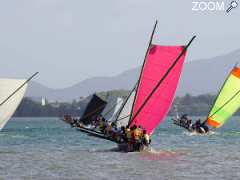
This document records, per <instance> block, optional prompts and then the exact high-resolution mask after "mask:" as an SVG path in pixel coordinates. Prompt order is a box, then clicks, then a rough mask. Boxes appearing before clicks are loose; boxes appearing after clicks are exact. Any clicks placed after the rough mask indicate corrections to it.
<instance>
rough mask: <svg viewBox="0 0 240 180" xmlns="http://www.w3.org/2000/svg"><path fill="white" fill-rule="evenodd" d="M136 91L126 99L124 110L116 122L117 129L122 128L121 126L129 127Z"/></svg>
mask: <svg viewBox="0 0 240 180" xmlns="http://www.w3.org/2000/svg"><path fill="white" fill-rule="evenodd" d="M135 93H136V91H135V89H134V90H133V91H132V92H131V94H130V95H129V97H128V98H127V99H126V102H125V103H124V107H123V108H122V110H121V111H120V112H119V115H118V118H117V120H116V123H117V127H121V126H125V127H126V126H127V125H128V122H129V118H130V113H131V110H132V106H133V101H134V97H135Z"/></svg>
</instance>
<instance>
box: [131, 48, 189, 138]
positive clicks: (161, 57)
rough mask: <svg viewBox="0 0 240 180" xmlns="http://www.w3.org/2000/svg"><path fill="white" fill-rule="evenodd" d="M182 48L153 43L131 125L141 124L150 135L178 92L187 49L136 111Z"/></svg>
mask: <svg viewBox="0 0 240 180" xmlns="http://www.w3.org/2000/svg"><path fill="white" fill-rule="evenodd" d="M183 48H184V47H183V46H160V45H152V47H151V49H150V51H149V54H148V56H147V58H146V60H145V64H144V67H143V72H142V75H141V77H140V83H139V87H138V90H137V95H136V100H135V103H134V107H133V113H132V118H133V119H132V121H131V124H130V126H133V125H134V124H135V125H137V126H139V125H141V126H142V128H143V129H145V130H146V131H147V133H148V134H150V135H151V134H152V133H153V131H154V129H155V128H156V127H157V126H158V125H159V124H160V123H161V122H162V121H163V120H164V117H165V116H166V114H167V113H168V111H169V108H170V106H171V104H172V101H173V98H174V95H175V91H176V88H177V84H178V81H179V77H180V74H181V70H182V66H183V62H184V59H185V56H186V53H184V54H183V55H182V56H181V58H180V59H179V60H178V61H177V63H176V64H175V66H174V67H173V68H172V69H171V71H170V72H169V73H168V75H167V77H166V78H165V79H164V80H163V82H162V83H161V85H160V86H159V87H158V89H157V90H156V91H155V92H154V93H153V95H152V96H151V98H150V99H149V100H148V101H147V102H146V104H145V105H144V106H143V108H142V110H141V111H140V112H139V113H138V114H136V113H137V111H138V110H139V108H140V107H141V106H142V104H143V103H144V102H145V100H146V98H147V97H148V96H149V94H150V93H151V92H152V90H153V89H154V87H156V85H157V83H158V82H159V81H160V79H162V77H163V76H164V75H165V74H166V72H167V71H168V70H169V68H170V66H171V65H172V64H173V63H174V61H175V60H176V58H177V57H178V56H179V54H180V53H181V52H182V50H183Z"/></svg>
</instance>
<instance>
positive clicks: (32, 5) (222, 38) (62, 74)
mask: <svg viewBox="0 0 240 180" xmlns="http://www.w3.org/2000/svg"><path fill="white" fill-rule="evenodd" d="M215 2H216V1H215ZM219 2H221V1H219ZM224 2H225V3H226V6H228V4H229V3H230V2H231V0H230V1H228V0H225V1H224ZM192 6H193V3H192V0H85V1H84V0H0V23H1V26H0V67H1V70H0V76H1V77H19V78H23V77H28V76H29V75H31V73H34V72H35V71H40V74H39V75H38V77H37V78H36V79H35V80H36V81H38V82H40V83H42V84H44V85H46V86H48V87H52V88H59V87H60V88H64V87H68V86H71V85H73V84H75V83H77V82H79V81H81V80H84V79H86V78H91V77H95V76H112V75H116V74H119V73H121V72H123V71H125V70H128V69H131V68H134V67H137V66H139V65H141V63H142V61H143V57H144V54H145V50H146V48H147V47H146V46H147V44H148V39H149V35H150V33H151V31H152V28H153V24H154V21H155V19H158V20H159V24H158V27H157V30H156V34H155V36H154V41H153V42H154V43H160V44H166V45H177V44H186V43H187V42H188V41H189V40H190V38H191V37H192V36H193V35H195V34H196V35H197V39H196V41H195V42H194V43H193V45H192V46H191V48H190V49H189V53H188V57H187V61H190V60H196V59H202V58H210V57H213V56H218V55H222V54H225V53H229V52H231V51H234V50H236V49H240V24H239V18H240V6H239V7H238V8H236V9H233V10H232V11H231V13H229V14H226V13H225V12H224V11H203V12H199V11H198V12H196V11H192Z"/></svg>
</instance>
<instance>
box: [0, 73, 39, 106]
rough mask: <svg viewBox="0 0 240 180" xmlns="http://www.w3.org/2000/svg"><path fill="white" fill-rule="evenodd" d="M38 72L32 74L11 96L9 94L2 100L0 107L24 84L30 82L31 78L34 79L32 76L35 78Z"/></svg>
mask: <svg viewBox="0 0 240 180" xmlns="http://www.w3.org/2000/svg"><path fill="white" fill-rule="evenodd" d="M38 73H39V72H36V73H34V74H33V75H32V76H31V77H29V78H28V79H27V80H26V81H25V82H24V83H23V84H22V85H21V86H19V87H18V88H17V89H16V90H15V91H14V92H13V93H12V94H10V95H9V96H8V97H7V98H6V99H5V100H3V101H2V102H1V104H0V106H2V105H3V104H5V103H6V102H7V101H8V100H9V99H10V98H11V97H12V96H13V95H14V94H16V93H17V92H18V91H19V90H20V89H21V88H22V87H23V86H24V85H25V84H27V83H28V82H29V81H31V80H32V78H34V76H36V75H37V74H38Z"/></svg>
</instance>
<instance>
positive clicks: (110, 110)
mask: <svg viewBox="0 0 240 180" xmlns="http://www.w3.org/2000/svg"><path fill="white" fill-rule="evenodd" d="M122 102H123V100H121V101H119V102H116V103H115V104H114V105H113V106H112V107H111V108H110V109H109V110H108V111H107V112H106V113H104V114H103V116H106V115H108V114H109V113H110V112H112V110H114V108H115V107H116V106H117V105H118V104H120V103H122Z"/></svg>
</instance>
